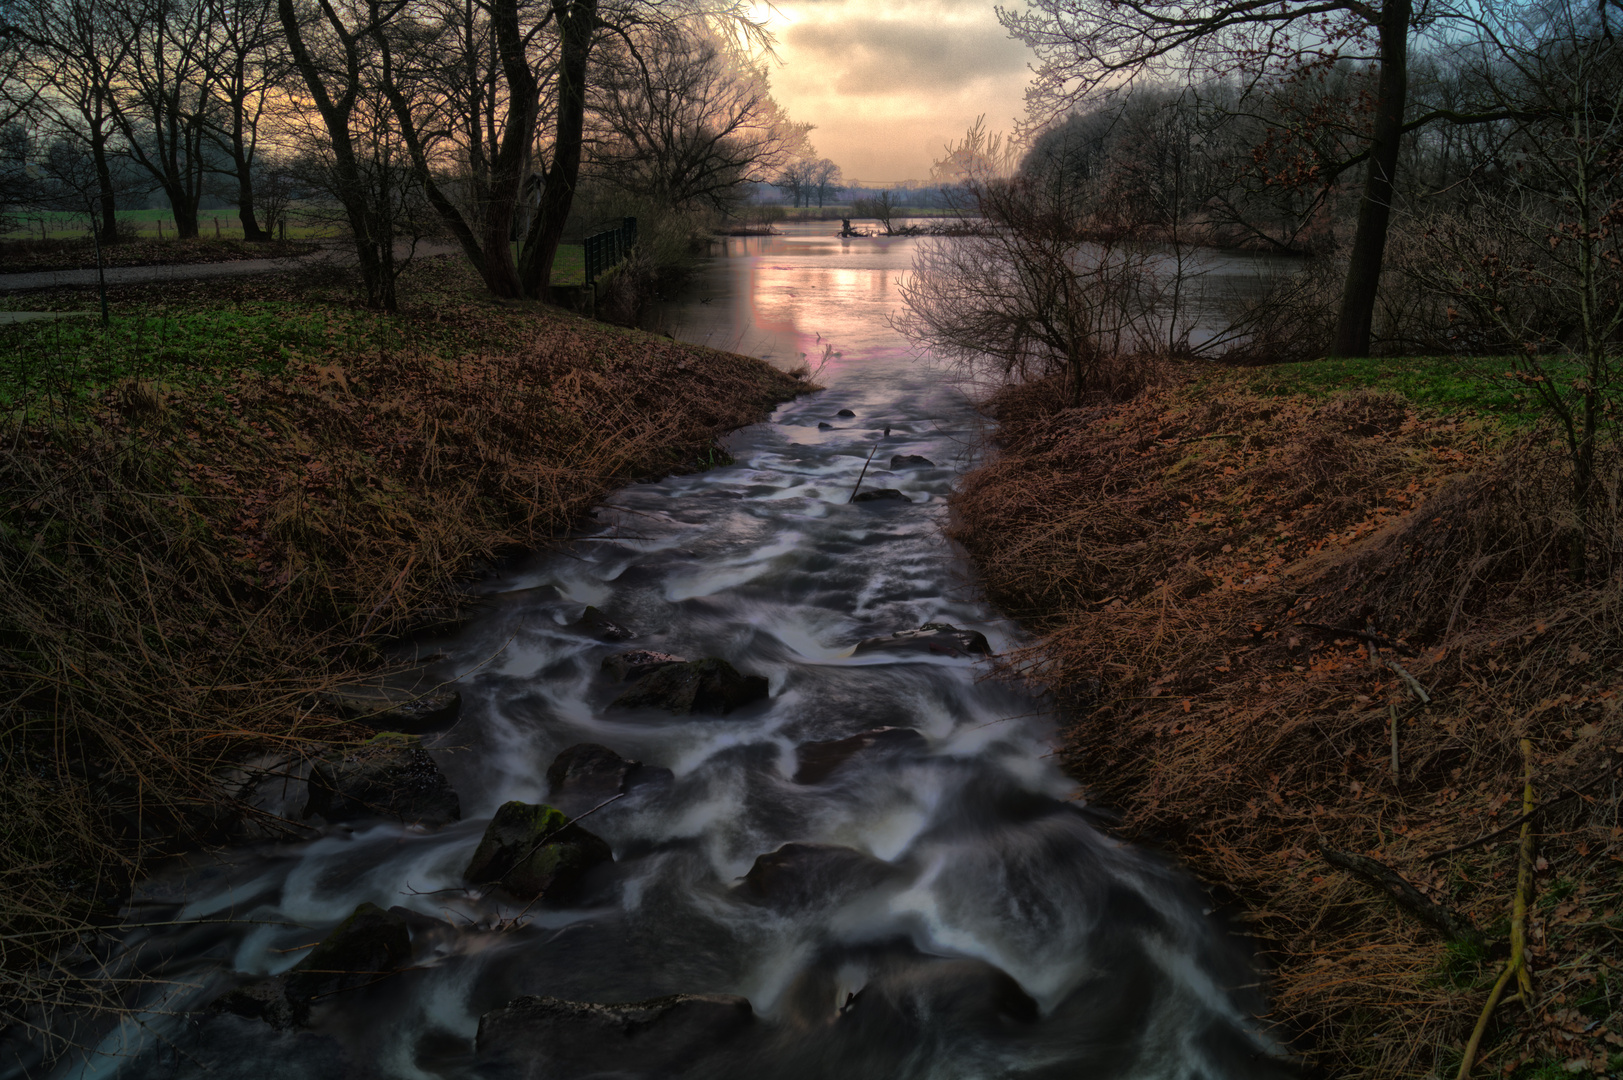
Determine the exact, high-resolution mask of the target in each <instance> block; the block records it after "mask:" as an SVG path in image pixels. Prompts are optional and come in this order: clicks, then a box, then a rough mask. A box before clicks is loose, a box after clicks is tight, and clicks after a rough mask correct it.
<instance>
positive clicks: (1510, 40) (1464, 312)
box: [1410, 0, 1623, 578]
mask: <svg viewBox="0 0 1623 1080" xmlns="http://www.w3.org/2000/svg"><path fill="white" fill-rule="evenodd" d="M1481 25H1482V28H1483V36H1482V39H1481V40H1480V41H1479V42H1478V43H1475V44H1473V45H1471V46H1466V47H1461V48H1458V49H1456V50H1454V53H1453V57H1454V61H1455V62H1456V63H1457V64H1459V65H1461V66H1463V67H1467V68H1469V69H1470V70H1472V71H1473V72H1474V73H1475V74H1476V76H1477V81H1478V84H1479V85H1480V86H1481V87H1483V88H1485V89H1486V90H1487V91H1488V92H1489V93H1490V94H1491V96H1492V103H1493V104H1494V105H1496V106H1497V107H1499V108H1500V109H1501V110H1502V111H1503V112H1505V113H1507V114H1510V115H1512V116H1514V117H1515V118H1516V120H1515V126H1514V129H1513V130H1512V131H1511V132H1509V133H1508V135H1507V137H1506V138H1505V139H1504V141H1503V145H1502V149H1501V151H1500V162H1499V164H1500V168H1499V169H1498V170H1496V172H1497V175H1485V176H1483V177H1482V178H1481V179H1480V180H1479V181H1477V182H1475V183H1474V184H1473V185H1472V186H1473V188H1474V195H1475V198H1473V199H1472V200H1470V201H1469V202H1468V203H1467V204H1466V205H1465V206H1463V207H1462V208H1460V209H1459V210H1456V211H1453V212H1450V213H1445V214H1441V215H1437V216H1435V217H1432V218H1430V219H1426V220H1422V221H1418V222H1417V223H1416V227H1417V229H1418V230H1419V231H1420V232H1421V238H1420V245H1421V247H1422V255H1421V258H1420V260H1419V265H1418V266H1412V267H1411V268H1410V269H1411V272H1413V273H1414V274H1415V276H1417V277H1418V278H1419V279H1420V280H1421V281H1422V282H1423V283H1425V284H1426V285H1427V286H1429V287H1430V288H1431V289H1432V290H1433V291H1434V292H1435V293H1436V294H1438V295H1440V296H1441V297H1442V298H1443V299H1444V300H1445V301H1446V302H1447V304H1448V305H1449V307H1448V312H1447V314H1448V317H1449V318H1450V320H1451V321H1452V322H1454V324H1455V327H1456V331H1457V333H1458V334H1459V335H1460V340H1459V342H1458V344H1460V345H1462V346H1465V347H1467V348H1472V349H1474V350H1478V351H1489V352H1495V353H1502V354H1508V355H1509V356H1510V357H1511V361H1512V377H1513V378H1514V379H1515V380H1516V381H1517V382H1518V383H1519V384H1520V385H1521V387H1522V388H1523V389H1524V391H1525V392H1526V393H1527V394H1528V395H1529V396H1530V397H1531V398H1532V399H1533V400H1534V401H1536V402H1537V403H1538V404H1539V405H1540V406H1541V407H1542V408H1543V410H1544V411H1545V413H1546V415H1547V416H1549V417H1550V419H1551V420H1552V421H1553V422H1554V425H1555V427H1556V429H1557V430H1558V431H1559V433H1560V438H1561V440H1562V441H1563V443H1564V445H1565V447H1566V451H1567V457H1568V460H1569V462H1570V465H1571V483H1572V502H1573V506H1574V509H1575V522H1574V526H1573V529H1572V532H1571V535H1570V538H1569V542H1570V546H1569V557H1568V564H1569V569H1570V570H1571V572H1572V573H1573V575H1574V576H1576V577H1579V578H1582V577H1583V576H1584V574H1585V573H1586V569H1587V564H1588V557H1587V548H1588V544H1589V540H1590V529H1591V517H1592V513H1591V511H1592V504H1593V502H1594V498H1595V488H1596V470H1597V467H1598V466H1597V462H1598V457H1599V449H1600V444H1601V441H1602V439H1603V438H1605V437H1612V438H1615V437H1616V436H1617V434H1618V432H1619V424H1620V422H1623V368H1620V366H1619V362H1618V352H1619V349H1620V348H1623V44H1620V43H1619V42H1618V41H1617V40H1616V38H1615V37H1614V36H1613V35H1612V34H1610V33H1607V32H1606V29H1605V27H1604V26H1603V25H1602V23H1601V20H1600V17H1599V15H1598V14H1597V13H1596V12H1595V11H1594V9H1592V8H1591V7H1589V6H1588V5H1587V4H1585V5H1583V6H1581V7H1580V6H1579V5H1578V4H1575V3H1573V2H1571V0H1551V2H1550V3H1548V4H1546V5H1545V6H1544V7H1543V8H1542V9H1541V10H1540V11H1539V12H1538V14H1537V17H1524V18H1514V17H1510V16H1507V15H1504V14H1487V15H1485V16H1484V18H1483V20H1482V24H1481Z"/></svg>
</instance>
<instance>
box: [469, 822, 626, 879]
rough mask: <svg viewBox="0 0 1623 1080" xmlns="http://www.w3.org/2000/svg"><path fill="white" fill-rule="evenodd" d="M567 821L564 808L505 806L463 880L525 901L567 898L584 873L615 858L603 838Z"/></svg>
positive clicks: (482, 841) (489, 830)
mask: <svg viewBox="0 0 1623 1080" xmlns="http://www.w3.org/2000/svg"><path fill="white" fill-rule="evenodd" d="M568 822H569V819H568V818H567V817H565V816H564V812H563V811H562V810H559V809H557V808H556V807H553V806H548V805H546V804H545V803H525V802H518V801H516V800H515V801H513V802H506V803H503V804H502V805H501V808H500V809H498V810H497V811H496V816H495V817H493V818H491V819H490V824H489V825H488V826H487V827H486V828H485V835H484V837H483V838H482V839H481V840H480V841H479V847H478V848H477V849H476V850H475V851H474V853H473V859H472V860H471V861H470V862H469V863H468V869H467V870H466V871H464V872H463V875H462V876H463V878H464V879H465V880H466V881H467V882H468V883H469V884H471V885H495V886H497V887H499V888H500V889H502V890H503V891H504V892H507V893H509V894H511V895H513V896H515V897H518V898H520V899H524V900H533V899H535V898H536V897H539V896H543V895H548V894H551V895H560V894H565V895H567V893H568V892H569V891H570V890H571V889H573V888H574V887H575V885H576V884H578V883H579V881H580V878H581V876H582V875H583V874H585V873H586V871H587V870H589V869H591V868H592V867H594V866H596V865H598V864H599V863H605V862H611V861H613V859H614V854H613V852H611V851H610V850H609V845H608V844H606V843H604V842H603V841H602V839H600V838H599V837H597V836H594V835H592V834H591V833H589V832H587V831H586V830H585V829H582V828H580V827H579V826H576V825H570V824H569V823H568Z"/></svg>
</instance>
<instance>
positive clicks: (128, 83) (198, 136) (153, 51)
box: [113, 0, 215, 240]
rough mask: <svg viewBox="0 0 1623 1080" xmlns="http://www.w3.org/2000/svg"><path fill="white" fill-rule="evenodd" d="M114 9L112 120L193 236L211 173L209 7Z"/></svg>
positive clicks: (154, 3)
mask: <svg viewBox="0 0 1623 1080" xmlns="http://www.w3.org/2000/svg"><path fill="white" fill-rule="evenodd" d="M118 14H119V19H118V22H119V27H120V32H121V34H122V35H123V37H124V40H125V43H126V46H127V48H126V53H125V62H124V63H123V64H121V65H120V67H119V70H118V72H117V74H116V76H115V82H114V87H115V93H114V95H113V105H114V113H113V117H114V120H115V121H116V122H117V124H118V128H119V131H120V132H121V133H122V134H123V136H124V143H125V148H126V152H127V153H128V154H129V156H130V158H131V159H132V160H133V161H134V162H135V163H136V164H137V165H139V166H140V167H141V168H142V169H144V170H145V171H146V172H147V173H148V174H149V175H150V176H151V177H152V179H153V181H154V182H155V183H156V184H157V185H158V187H160V188H161V189H162V190H163V193H164V195H166V196H167V197H168V199H169V207H170V211H171V212H172V213H173V214H174V216H175V230H176V232H177V233H178V235H179V236H180V238H181V239H182V240H185V239H190V238H193V237H196V236H197V206H198V203H199V202H200V201H201V200H202V198H203V194H204V188H205V184H206V182H207V179H208V176H209V173H210V171H211V170H210V167H209V161H208V157H207V154H208V150H209V142H208V138H207V132H208V117H209V113H210V112H211V110H212V109H213V107H214V104H215V102H214V97H213V85H212V82H213V72H214V59H215V58H214V55H213V50H214V44H215V42H214V39H213V33H212V28H211V25H210V17H211V11H210V8H209V6H208V5H207V4H205V3H204V2H203V0H129V3H128V6H125V7H123V8H122V9H120V11H119V13H118Z"/></svg>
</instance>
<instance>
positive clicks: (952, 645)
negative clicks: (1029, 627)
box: [855, 622, 992, 656]
mask: <svg viewBox="0 0 1623 1080" xmlns="http://www.w3.org/2000/svg"><path fill="white" fill-rule="evenodd" d="M871 652H926V653H935V654H937V655H940V656H970V655H976V656H991V655H992V646H991V644H990V643H989V642H988V641H987V640H986V635H985V634H983V633H981V632H980V631H978V630H960V629H958V627H956V626H953V625H952V624H951V623H937V622H929V623H925V624H924V625H923V626H921V627H919V628H918V629H917V630H898V631H896V633H894V634H891V635H890V636H888V637H873V638H868V639H866V640H864V641H862V642H860V643H858V645H857V651H856V654H855V655H858V656H861V655H862V654H864V653H871Z"/></svg>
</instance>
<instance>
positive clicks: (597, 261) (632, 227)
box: [585, 217, 637, 285]
mask: <svg viewBox="0 0 1623 1080" xmlns="http://www.w3.org/2000/svg"><path fill="white" fill-rule="evenodd" d="M636 242H637V219H636V218H634V217H628V218H626V219H624V221H622V222H621V224H620V226H619V227H618V228H614V229H608V230H605V231H604V232H600V233H595V234H593V235H591V236H588V237H587V238H586V241H585V245H586V284H588V285H596V284H597V279H598V278H599V277H601V276H602V275H603V274H605V273H607V272H608V271H609V270H610V269H611V268H613V267H615V266H617V265H619V264H620V262H621V261H622V260H624V259H625V257H626V255H628V254H629V253H630V251H631V247H632V245H633V244H635V243H636Z"/></svg>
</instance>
